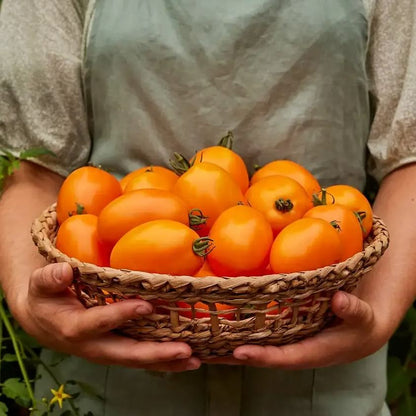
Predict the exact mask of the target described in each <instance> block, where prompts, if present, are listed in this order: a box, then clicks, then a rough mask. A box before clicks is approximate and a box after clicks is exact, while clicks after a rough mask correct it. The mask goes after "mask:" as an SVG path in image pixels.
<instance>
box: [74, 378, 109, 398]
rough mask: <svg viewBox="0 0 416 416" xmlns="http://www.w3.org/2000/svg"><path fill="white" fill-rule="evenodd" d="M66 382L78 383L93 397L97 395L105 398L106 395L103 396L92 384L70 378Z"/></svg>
mask: <svg viewBox="0 0 416 416" xmlns="http://www.w3.org/2000/svg"><path fill="white" fill-rule="evenodd" d="M66 384H76V385H78V386H79V388H80V389H81V390H82V391H83V392H84V393H86V394H88V395H89V396H92V397H96V398H98V399H100V400H104V397H103V396H101V395H100V394H99V393H98V392H97V391H96V390H95V389H94V388H93V387H92V386H91V385H90V384H87V383H84V382H82V381H79V380H68V381H67V382H66Z"/></svg>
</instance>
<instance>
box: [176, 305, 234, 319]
mask: <svg viewBox="0 0 416 416" xmlns="http://www.w3.org/2000/svg"><path fill="white" fill-rule="evenodd" d="M177 305H178V308H183V309H186V310H183V311H179V315H181V316H186V317H187V318H189V319H192V318H193V316H192V309H191V305H190V304H189V303H186V302H177ZM215 307H216V309H217V311H227V310H233V309H236V308H235V307H234V306H230V305H224V304H222V303H216V304H215ZM194 309H195V318H197V319H199V318H209V317H210V316H211V314H210V313H209V312H208V311H209V307H208V305H207V304H205V303H203V302H196V303H195V305H194ZM196 309H203V310H206V311H207V312H203V311H201V310H196ZM217 316H218V317H220V318H225V319H228V320H230V321H231V320H233V319H235V314H234V312H229V313H226V312H224V313H219V314H217Z"/></svg>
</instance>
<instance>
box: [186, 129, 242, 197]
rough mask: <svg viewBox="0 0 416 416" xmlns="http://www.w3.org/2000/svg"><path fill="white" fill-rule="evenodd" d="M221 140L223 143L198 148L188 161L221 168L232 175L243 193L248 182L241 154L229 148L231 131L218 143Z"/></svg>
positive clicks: (192, 163)
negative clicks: (211, 164) (205, 163)
mask: <svg viewBox="0 0 416 416" xmlns="http://www.w3.org/2000/svg"><path fill="white" fill-rule="evenodd" d="M222 142H224V145H218V146H211V147H206V148H205V149H201V150H199V151H198V152H197V153H196V154H195V156H193V157H192V159H191V160H190V163H191V165H195V164H198V163H201V162H208V163H213V164H214V165H217V166H219V167H221V168H223V169H224V170H225V171H227V172H228V173H229V174H230V175H231V176H232V177H233V179H234V180H235V181H236V182H237V184H238V186H239V187H240V189H241V192H243V193H244V192H246V191H247V189H248V184H249V179H248V172H247V167H246V164H245V163H244V160H243V159H242V158H241V156H239V155H238V154H237V153H235V152H234V151H233V150H231V147H232V133H231V132H229V133H228V135H227V136H225V137H223V139H222V140H221V141H220V143H222Z"/></svg>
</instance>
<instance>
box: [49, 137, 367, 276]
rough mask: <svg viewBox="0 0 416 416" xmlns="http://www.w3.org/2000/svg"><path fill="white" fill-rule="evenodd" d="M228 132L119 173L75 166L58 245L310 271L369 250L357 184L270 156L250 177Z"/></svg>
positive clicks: (149, 268)
mask: <svg viewBox="0 0 416 416" xmlns="http://www.w3.org/2000/svg"><path fill="white" fill-rule="evenodd" d="M231 144H232V134H231V133H229V134H227V135H226V136H225V137H224V138H223V139H222V140H221V141H220V143H219V144H218V145H214V146H211V147H207V148H204V149H201V150H199V151H198V152H197V153H196V154H195V155H194V156H193V157H192V158H191V159H190V160H189V161H188V160H187V159H185V157H183V156H182V155H179V154H175V155H174V157H173V158H172V160H171V161H170V162H171V167H170V168H168V167H164V166H145V167H141V168H140V169H137V170H135V171H133V172H131V173H129V174H128V175H126V176H125V177H124V178H122V179H121V180H120V181H119V180H118V179H117V178H116V177H115V176H113V175H112V174H110V173H108V172H106V171H105V170H102V169H100V168H97V167H92V166H85V167H81V168H79V169H77V170H75V171H73V172H72V173H71V174H70V175H69V176H68V177H67V178H66V180H65V181H64V182H63V184H62V187H61V189H60V192H59V195H58V200H57V207H56V211H57V220H58V223H59V229H58V233H57V239H56V246H57V248H58V249H59V250H61V251H62V252H63V253H65V254H67V255H68V256H70V257H75V258H77V259H79V260H81V261H84V262H88V263H93V264H96V265H98V266H111V267H114V268H118V269H130V270H140V271H144V272H150V273H163V274H168V275H188V276H199V277H203V276H229V277H235V276H253V278H254V277H255V276H260V275H264V274H271V273H290V272H298V271H304V270H312V269H316V268H319V267H323V266H327V265H330V264H334V263H338V262H341V261H343V260H346V259H347V258H349V257H351V256H352V255H354V254H355V253H357V252H359V251H361V250H362V249H363V241H364V239H365V238H366V237H367V235H368V233H369V232H370V230H371V226H372V210H371V206H370V204H369V202H368V200H367V199H366V198H365V196H364V195H363V194H362V193H361V192H360V191H358V190H357V189H356V188H354V187H351V186H348V185H343V184H336V185H333V186H329V187H328V188H326V189H322V188H321V186H320V184H319V182H318V181H317V179H316V178H315V177H314V176H313V175H312V174H311V173H310V172H309V171H308V170H307V169H305V168H304V167H303V166H301V165H300V164H298V163H295V162H294V161H290V160H274V161H272V162H270V163H268V164H266V165H265V166H263V167H260V168H258V169H257V170H256V171H255V173H254V174H253V175H252V176H251V178H250V177H249V174H248V169H247V166H246V164H245V162H244V160H243V159H242V158H241V157H240V156H239V155H238V154H237V153H236V152H234V151H233V150H232V148H231Z"/></svg>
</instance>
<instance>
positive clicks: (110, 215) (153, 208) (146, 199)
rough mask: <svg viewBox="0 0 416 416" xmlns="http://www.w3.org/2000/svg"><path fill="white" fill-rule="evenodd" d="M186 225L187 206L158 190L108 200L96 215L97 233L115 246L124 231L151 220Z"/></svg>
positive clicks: (174, 197)
mask: <svg viewBox="0 0 416 416" xmlns="http://www.w3.org/2000/svg"><path fill="white" fill-rule="evenodd" d="M161 219H166V220H173V221H178V222H181V223H182V224H185V225H188V223H189V216H188V208H187V206H186V204H185V202H183V201H182V200H181V199H180V198H179V197H178V196H177V195H175V194H174V193H172V192H169V191H164V190H161V189H139V190H137V191H131V192H127V193H125V194H124V195H121V196H119V197H118V198H116V199H114V200H113V201H111V202H110V203H109V204H108V205H107V206H106V207H104V209H103V210H102V211H101V213H100V215H99V216H98V234H99V236H100V238H101V239H102V240H103V241H105V242H106V243H108V244H111V245H114V244H115V243H116V242H117V241H118V240H119V239H120V238H121V237H122V236H123V235H124V234H126V232H127V231H129V230H131V229H132V228H134V227H137V226H138V225H140V224H143V223H145V222H148V221H153V220H161Z"/></svg>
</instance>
